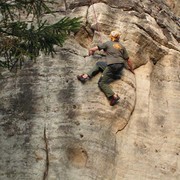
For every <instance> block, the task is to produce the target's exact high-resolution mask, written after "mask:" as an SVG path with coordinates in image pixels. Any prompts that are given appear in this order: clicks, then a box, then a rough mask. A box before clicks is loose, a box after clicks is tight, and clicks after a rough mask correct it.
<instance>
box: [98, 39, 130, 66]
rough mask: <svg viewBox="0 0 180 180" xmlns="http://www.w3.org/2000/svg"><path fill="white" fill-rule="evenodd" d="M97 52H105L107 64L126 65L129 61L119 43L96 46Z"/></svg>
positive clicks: (111, 42)
mask: <svg viewBox="0 0 180 180" xmlns="http://www.w3.org/2000/svg"><path fill="white" fill-rule="evenodd" d="M98 49H99V50H104V51H105V52H106V54H107V55H106V58H107V64H108V65H109V64H116V63H126V62H125V61H127V60H128V59H129V56H128V53H127V50H126V48H125V47H124V46H123V45H122V44H121V43H120V42H115V41H107V42H105V43H102V44H98Z"/></svg>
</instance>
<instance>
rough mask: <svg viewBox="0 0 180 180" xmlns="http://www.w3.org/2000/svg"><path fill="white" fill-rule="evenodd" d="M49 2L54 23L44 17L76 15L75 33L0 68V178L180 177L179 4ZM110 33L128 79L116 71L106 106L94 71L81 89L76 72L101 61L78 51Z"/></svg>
mask: <svg viewBox="0 0 180 180" xmlns="http://www.w3.org/2000/svg"><path fill="white" fill-rule="evenodd" d="M57 2H58V3H59V6H56V7H55V11H57V14H56V17H54V16H45V17H44V18H46V19H48V21H49V22H52V21H56V20H58V19H60V18H62V17H63V16H64V15H68V16H70V17H74V16H82V21H83V25H82V28H81V29H80V31H79V32H77V33H76V34H75V35H72V36H71V37H70V39H69V40H68V41H67V42H66V43H65V45H64V47H63V48H59V47H57V55H56V56H55V58H51V57H47V56H46V57H45V56H42V57H40V58H39V60H38V61H37V62H36V63H30V62H28V63H27V64H26V65H25V67H24V68H23V69H22V70H21V71H20V72H19V73H17V74H13V73H9V72H6V71H4V70H1V81H0V83H1V84H0V90H1V93H0V98H1V101H0V119H1V120H0V124H1V126H0V143H1V148H0V179H2V180H10V179H12V180H14V179H17V180H40V179H49V180H152V179H153V180H178V179H180V156H179V153H180V125H179V120H180V46H179V39H180V31H179V30H180V27H179V25H180V21H179V19H178V18H177V16H178V15H179V12H178V7H179V2H178V1H169V0H167V1H163V0H153V1H152V0H145V1H140V0H126V1H114V0H102V1H101V0H96V1H93V2H94V5H92V1H90V0H74V1H73V0H64V1H61V2H59V1H57ZM95 13H96V16H95ZM96 18H97V21H96ZM114 29H118V30H120V31H121V32H122V37H121V41H122V43H123V44H124V45H125V46H126V47H127V50H128V52H129V54H130V57H131V60H132V62H133V67H134V68H135V75H134V74H132V73H131V72H130V71H128V70H126V69H125V70H124V71H123V75H122V78H121V79H120V80H117V81H116V82H114V83H112V87H113V89H114V90H115V91H116V92H117V93H119V94H120V96H121V100H120V103H119V104H117V105H116V106H114V107H111V106H109V104H108V101H107V99H106V98H105V96H104V94H103V93H102V92H101V91H100V90H99V89H98V86H97V81H98V78H99V77H100V75H97V76H96V77H95V78H94V79H92V80H91V81H89V82H87V83H86V84H85V85H82V84H81V83H79V82H78V81H77V80H76V75H77V74H80V73H82V72H86V71H87V70H89V69H90V68H91V66H93V64H95V63H96V62H97V61H100V60H103V56H100V55H95V56H94V57H89V58H86V59H84V58H83V55H86V54H87V49H88V48H89V47H92V46H93V45H95V44H97V43H98V42H100V41H101V39H103V40H106V39H108V34H109V32H110V31H111V30H114Z"/></svg>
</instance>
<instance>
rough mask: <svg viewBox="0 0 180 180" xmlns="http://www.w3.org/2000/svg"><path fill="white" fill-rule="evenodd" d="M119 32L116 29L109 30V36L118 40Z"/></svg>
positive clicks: (113, 39) (112, 39)
mask: <svg viewBox="0 0 180 180" xmlns="http://www.w3.org/2000/svg"><path fill="white" fill-rule="evenodd" d="M120 35H121V34H120V32H118V31H111V33H110V35H109V37H110V38H111V41H118V40H119V38H120Z"/></svg>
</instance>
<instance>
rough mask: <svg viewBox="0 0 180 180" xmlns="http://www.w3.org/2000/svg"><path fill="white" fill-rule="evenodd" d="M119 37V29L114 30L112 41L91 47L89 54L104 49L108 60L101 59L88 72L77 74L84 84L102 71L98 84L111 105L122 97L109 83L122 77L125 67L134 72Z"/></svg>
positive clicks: (111, 36)
mask: <svg viewBox="0 0 180 180" xmlns="http://www.w3.org/2000/svg"><path fill="white" fill-rule="evenodd" d="M119 39H120V33H119V32H118V31H112V32H111V33H110V41H107V42H105V43H101V44H98V45H97V46H95V47H93V48H91V49H89V56H90V55H93V54H94V53H95V51H97V50H99V51H100V50H104V51H105V53H106V62H102V61H99V62H97V63H96V65H95V66H94V67H93V68H92V69H91V70H90V71H89V72H88V73H86V74H81V75H78V76H77V79H78V80H79V81H81V82H82V83H83V84H84V83H85V82H86V81H87V80H89V79H91V78H92V77H93V76H95V75H96V74H98V73H99V72H102V76H101V77H100V79H99V81H98V85H99V88H100V89H101V90H102V92H103V93H104V94H105V95H106V97H107V98H108V99H109V101H110V105H111V106H114V105H115V104H116V103H117V102H118V101H119V99H120V97H119V95H118V94H116V93H114V92H113V91H112V89H111V88H110V86H109V83H110V82H112V81H114V80H116V79H118V78H120V74H121V71H122V70H123V68H124V67H126V68H127V69H129V70H130V71H131V72H132V73H134V71H133V69H132V66H131V62H130V59H129V56H128V53H127V50H126V48H125V47H124V46H123V45H122V44H121V43H120V42H119ZM117 77H118V78H117Z"/></svg>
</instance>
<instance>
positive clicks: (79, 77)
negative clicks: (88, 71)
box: [77, 74, 89, 84]
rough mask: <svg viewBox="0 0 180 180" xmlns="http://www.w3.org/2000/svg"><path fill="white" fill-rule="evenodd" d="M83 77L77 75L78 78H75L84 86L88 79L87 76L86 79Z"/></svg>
mask: <svg viewBox="0 0 180 180" xmlns="http://www.w3.org/2000/svg"><path fill="white" fill-rule="evenodd" d="M83 76H84V74H81V75H78V76H77V79H78V80H79V81H81V83H83V84H84V83H85V82H86V81H87V80H88V79H89V76H87V77H86V78H84V77H83Z"/></svg>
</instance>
